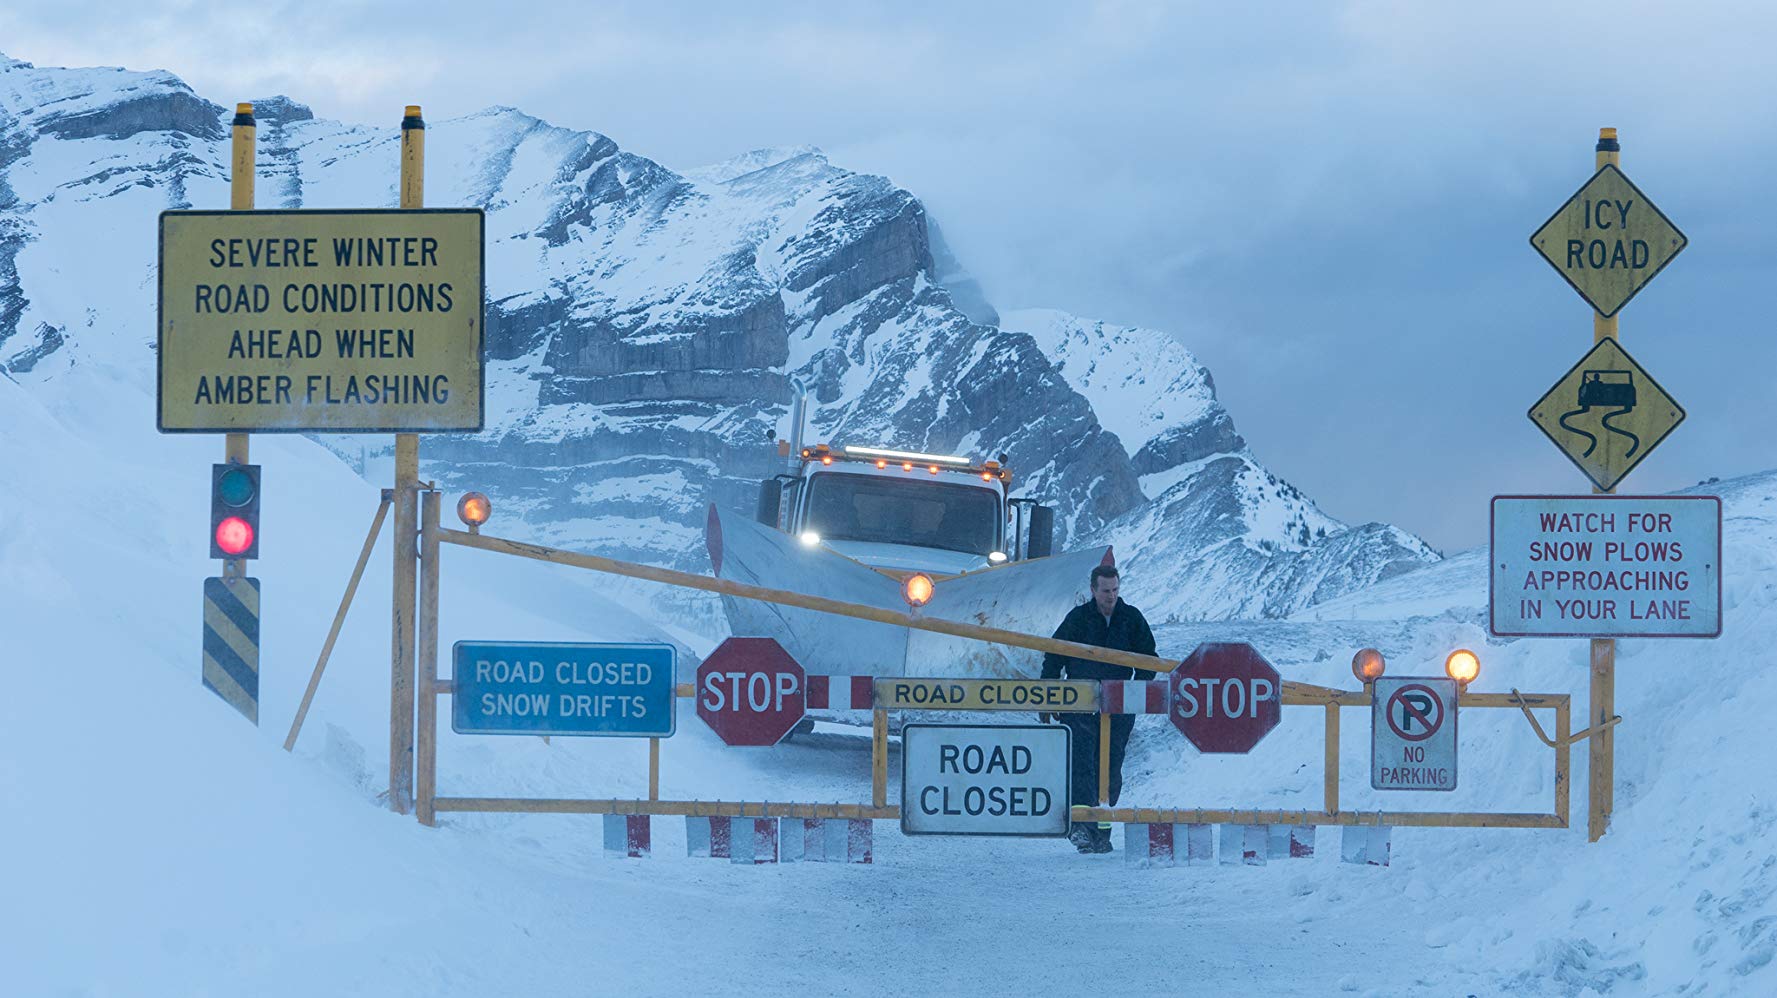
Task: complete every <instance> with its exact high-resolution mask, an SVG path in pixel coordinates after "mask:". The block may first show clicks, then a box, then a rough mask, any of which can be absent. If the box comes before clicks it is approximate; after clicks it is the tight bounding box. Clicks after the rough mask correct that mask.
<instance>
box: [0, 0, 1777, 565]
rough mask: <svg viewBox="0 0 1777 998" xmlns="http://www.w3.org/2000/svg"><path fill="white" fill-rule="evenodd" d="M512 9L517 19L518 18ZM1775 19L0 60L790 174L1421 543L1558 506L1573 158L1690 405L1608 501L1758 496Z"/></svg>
mask: <svg viewBox="0 0 1777 998" xmlns="http://www.w3.org/2000/svg"><path fill="white" fill-rule="evenodd" d="M515 6H516V5H515ZM1774 41H1777V4H1771V3H1769V2H1759V3H1752V2H1747V3H1687V4H1679V3H1634V2H1625V0H1611V2H1585V3H1557V2H1552V0H1529V2H1526V0H1490V2H1487V3H1462V4H1455V3H1442V2H1427V3H1404V2H1347V3H1333V2H1313V3H1299V4H1290V3H1275V4H1242V3H1228V2H1226V0H1221V2H1211V3H1143V2H1127V3H1101V4H1095V5H1094V4H1085V3H1036V2H1022V3H1015V4H1004V5H986V4H956V3H932V4H925V3H911V2H900V3H894V4H839V3H831V2H829V3H818V4H817V3H807V4H773V3H764V2H758V3H749V4H685V5H682V6H670V5H668V4H665V3H660V2H654V3H638V4H582V3H547V4H537V5H534V6H529V7H526V8H525V9H522V10H518V11H513V10H509V9H507V8H506V7H505V6H504V5H501V6H500V7H499V9H498V10H497V12H496V6H495V5H489V4H486V3H482V2H477V3H463V2H454V0H448V2H440V3H432V4H426V5H415V6H413V7H411V8H402V7H398V6H396V5H391V4H373V3H327V2H322V0H304V2H301V3H258V4H241V3H230V4H221V3H211V2H197V0H192V2H185V3H178V4H166V5H156V4H152V3H142V2H130V3H121V2H102V3H81V2H67V0H61V2H55V3H49V2H41V3H39V2H37V0H25V2H24V3H23V5H22V6H21V5H20V4H18V3H16V2H15V3H8V4H6V5H4V6H3V7H0V51H4V52H5V53H6V54H8V55H11V56H13V57H15V58H21V59H28V60H30V61H33V62H36V63H38V64H40V65H77V66H78V65H124V66H128V67H130V68H135V69H150V68H165V69H169V70H172V71H174V72H176V73H178V74H179V75H180V76H182V77H183V78H185V79H186V80H187V81H188V82H190V83H191V84H192V85H193V86H194V87H195V88H196V89H197V90H198V91H199V92H200V93H202V94H203V95H204V96H206V97H208V98H210V99H211V100H214V101H217V102H219V103H229V102H233V101H236V100H249V99H253V98H256V97H262V96H266V95H269V94H272V93H287V94H289V95H291V96H292V97H295V98H296V99H298V100H300V101H303V102H304V103H307V104H309V105H310V106H312V107H313V108H314V110H315V112H316V114H317V115H320V116H322V117H330V118H339V119H344V120H348V121H360V122H372V123H385V124H391V125H392V124H393V123H394V122H395V121H397V120H398V119H399V116H400V113H401V108H402V106H403V105H404V104H407V103H413V102H417V103H420V104H423V105H424V107H425V110H426V115H427V117H428V118H431V119H434V120H436V119H439V118H444V117H451V116H455V115H458V114H463V113H467V112H470V111H473V110H477V109H479V108H482V107H486V106H488V105H492V104H509V105H513V106H515V107H519V108H521V109H523V110H525V111H527V112H529V113H531V114H534V115H537V116H539V117H542V118H546V119H548V120H550V121H552V122H555V123H557V124H561V125H566V126H571V127H577V128H590V129H596V130H598V131H601V132H604V133H606V134H608V135H610V136H612V137H613V138H615V139H616V140H617V141H618V142H619V143H620V144H621V145H623V146H624V147H626V148H628V149H630V150H631V151H634V152H637V153H640V154H642V155H645V156H649V157H651V158H654V159H656V160H659V161H660V162H662V163H665V164H666V165H668V166H670V167H674V168H686V167H690V166H695V165H699V164H702V163H706V162H711V161H714V160H718V159H722V158H725V157H727V156H729V155H732V154H734V153H737V152H741V151H744V150H746V149H751V148H756V147H761V146H771V145H791V144H802V143H808V144H813V145H818V146H820V147H822V148H823V149H825V150H826V151H827V153H828V154H829V156H830V158H832V159H833V160H834V161H835V162H836V163H838V164H839V165H842V166H845V167H849V168H852V169H857V170H862V171H867V172H872V173H882V174H886V175H888V176H889V177H891V178H893V179H894V180H895V181H896V182H897V183H899V184H901V185H903V186H905V187H907V188H909V189H910V190H912V191H913V192H915V193H916V194H918V195H919V196H920V197H922V198H923V199H924V201H925V202H926V204H927V205H928V206H929V208H930V209H931V211H932V214H933V216H934V217H936V218H937V219H938V221H939V222H940V223H941V224H942V225H943V227H944V230H945V234H946V236H947V237H948V238H949V239H950V241H951V243H952V244H953V247H954V248H955V249H956V251H957V254H958V256H959V257H960V258H961V259H962V261H963V263H964V265H965V266H966V267H968V268H969V269H971V270H972V271H973V272H974V273H975V274H976V276H978V277H979V278H980V280H981V282H982V284H983V285H984V287H985V288H986V290H987V293H988V296H989V298H990V299H991V300H992V301H993V302H994V304H995V305H996V306H998V307H999V308H1001V309H1002V310H1005V309H1011V308H1019V307H1027V306H1050V307H1056V308H1063V309H1067V310H1069V311H1073V312H1076V313H1079V314H1081V315H1086V316H1092V317H1097V318H1103V319H1107V320H1111V321H1115V322H1121V323H1129V324H1141V325H1149V326H1154V327H1158V328H1160V329H1164V330H1167V331H1168V332H1170V333H1172V334H1174V335H1175V336H1177V337H1178V338H1179V339H1180V341H1181V342H1183V343H1184V344H1185V345H1186V346H1188V347H1189V348H1191V349H1192V350H1193V351H1194V352H1195V353H1196V354H1197V356H1198V357H1199V358H1200V359H1201V360H1202V361H1203V362H1204V363H1205V364H1207V365H1208V366H1209V368H1210V369H1211V371H1212V372H1213V373H1214V375H1215V379H1216V385H1217V387H1218V388H1219V390H1220V392H1221V396H1222V398H1223V400H1224V402H1225V403H1226V404H1227V405H1228V407H1229V409H1230V410H1231V411H1232V413H1233V416H1234V419H1235V422H1236V425H1238V426H1239V427H1240V429H1241V430H1242V431H1243V432H1244V433H1245V435H1246V437H1247V440H1248V441H1249V442H1250V444H1251V446H1252V448H1253V451H1254V452H1255V453H1256V454H1257V455H1258V457H1259V459H1260V460H1261V461H1263V462H1265V463H1266V464H1267V465H1268V466H1269V467H1270V468H1271V469H1272V470H1273V471H1275V472H1277V473H1278V474H1280V475H1282V476H1284V477H1286V478H1288V479H1290V480H1292V481H1294V482H1295V483H1296V484H1297V485H1299V486H1301V487H1302V488H1303V489H1304V490H1305V491H1307V492H1308V493H1309V494H1310V495H1312V496H1314V497H1315V498H1316V499H1318V500H1319V501H1320V502H1321V504H1322V505H1323V507H1324V508H1325V509H1326V510H1327V511H1328V512H1330V513H1332V514H1333V515H1335V516H1338V517H1341V518H1343V519H1346V520H1351V521H1363V520H1386V521H1389V522H1393V523H1396V524H1399V525H1401V526H1404V527H1406V528H1408V529H1411V530H1414V531H1417V532H1419V533H1420V534H1422V535H1423V536H1424V537H1426V538H1427V539H1428V540H1429V541H1430V542H1431V543H1433V544H1434V545H1436V546H1439V547H1442V548H1445V549H1455V548H1461V547H1466V546H1469V545H1474V544H1482V543H1485V542H1486V539H1487V499H1488V497H1489V496H1491V495H1493V494H1495V493H1504V492H1532V493H1536V492H1583V491H1587V488H1588V487H1587V483H1586V482H1585V481H1584V479H1583V478H1581V476H1580V475H1579V473H1578V472H1577V471H1576V470H1574V469H1573V468H1572V466H1571V465H1569V464H1568V463H1567V462H1566V459H1565V458H1563V457H1562V456H1561V455H1560V454H1559V452H1557V451H1556V449H1555V448H1554V447H1553V446H1552V445H1551V444H1550V443H1548V441H1547V440H1546V439H1545V438H1544V437H1543V436H1542V435H1541V434H1540V433H1539V432H1538V431H1537V430H1536V429H1535V428H1534V427H1533V426H1532V425H1531V423H1530V422H1529V420H1528V419H1526V418H1525V415H1524V414H1525V411H1526V410H1527V409H1528V408H1529V407H1530V405H1531V403H1533V402H1534V401H1536V399H1537V398H1538V397H1539V396H1540V395H1541V394H1542V392H1543V391H1544V390H1545V389H1546V388H1547V387H1548V386H1549V385H1551V384H1552V383H1553V382H1554V381H1555V380H1556V378H1557V377H1559V376H1560V375H1561V374H1563V373H1564V372H1565V371H1566V370H1567V369H1568V367H1570V366H1571V365H1572V364H1573V363H1574V362H1575V361H1576V360H1578V359H1579V357H1580V355H1581V354H1582V353H1584V352H1585V350H1587V349H1589V347H1590V345H1591V321H1590V310H1589V308H1588V307H1587V306H1586V305H1585V304H1584V303H1583V302H1582V301H1581V300H1580V299H1579V298H1578V297H1577V296H1576V295H1575V294H1574V293H1573V291H1572V290H1570V289H1569V288H1568V287H1567V285H1566V284H1565V283H1563V282H1562V280H1561V279H1560V277H1559V276H1558V275H1557V274H1556V273H1555V272H1554V271H1553V270H1552V269H1550V268H1549V267H1548V265H1547V264H1545V263H1543V262H1542V260H1541V259H1540V258H1539V257H1537V256H1536V255H1535V254H1534V253H1533V252H1532V251H1531V249H1530V248H1529V246H1528V243H1527V238H1528V236H1529V235H1530V233H1531V231H1532V230H1534V229H1535V228H1536V227H1537V226H1538V225H1540V224H1541V223H1542V221H1543V220H1544V219H1545V218H1547V217H1548V216H1549V214H1551V213H1552V212H1553V211H1554V210H1555V208H1556V207H1558V206H1559V205H1560V203H1561V202H1562V201H1563V200H1565V199H1566V198H1567V196H1568V195H1569V194H1571V193H1572V192H1573V190H1574V189H1575V188H1577V187H1578V186H1579V185H1580V183H1582V182H1583V181H1584V180H1585V179H1586V177H1587V176H1588V175H1589V174H1590V173H1591V170H1592V145H1593V142H1594V141H1595V139H1596V137H1597V134H1598V132H1597V129H1598V128H1599V126H1605V125H1608V126H1614V127H1617V128H1619V129H1620V130H1621V134H1622V142H1623V168H1624V172H1626V173H1627V174H1628V175H1629V176H1630V177H1631V178H1633V179H1634V180H1635V182H1636V183H1637V184H1638V185H1639V186H1640V187H1641V188H1642V190H1643V191H1644V192H1645V193H1646V194H1647V195H1648V196H1649V197H1650V198H1651V199H1653V201H1654V202H1655V203H1656V204H1658V206H1659V207H1660V208H1661V209H1663V210H1664V211H1665V213H1666V214H1667V215H1668V216H1669V217H1670V218H1672V220H1673V221H1674V222H1676V223H1677V224H1678V225H1679V226H1680V227H1681V228H1682V229H1684V231H1685V233H1686V235H1688V236H1689V237H1690V246H1689V248H1688V249H1686V251H1685V252H1684V253H1683V254H1682V255H1680V256H1679V258H1678V259H1677V260H1676V261H1675V262H1674V263H1673V264H1672V265H1671V266H1670V267H1668V268H1667V270H1666V271H1665V272H1663V273H1662V274H1661V275H1660V276H1659V277H1658V278H1657V279H1656V280H1655V281H1654V282H1653V284H1652V285H1650V286H1649V288H1648V289H1647V290H1646V291H1644V292H1643V293H1642V294H1641V296H1640V297H1638V298H1637V299H1636V300H1635V301H1634V302H1632V303H1631V304H1630V305H1629V306H1628V307H1627V308H1626V309H1625V310H1624V311H1623V313H1622V330H1621V337H1622V342H1623V345H1624V346H1625V347H1626V348H1628V349H1629V350H1630V351H1631V352H1632V353H1633V354H1634V355H1635V357H1636V358H1637V359H1638V360H1639V361H1640V362H1641V363H1642V364H1643V365H1644V366H1646V367H1647V368H1648V369H1649V370H1650V372H1651V373H1652V374H1653V375H1654V376H1655V377H1656V378H1657V379H1659V380H1660V381H1661V382H1662V383H1663V384H1664V386H1665V387H1666V389H1667V390H1668V391H1669V392H1670V393H1671V394H1672V395H1673V396H1674V397H1675V398H1677V400H1678V401H1679V403H1680V404H1682V405H1683V406H1684V407H1685V408H1686V409H1687V410H1688V411H1689V419H1688V420H1687V421H1686V422H1685V424H1684V425H1683V426H1681V427H1680V428H1679V429H1678V430H1677V431H1675V432H1674V433H1673V434H1672V436H1671V437H1669V438H1668V439H1667V440H1666V441H1665V443H1664V444H1663V445H1662V446H1661V447H1660V448H1659V450H1658V451H1656V452H1655V453H1654V454H1653V456H1651V457H1649V458H1648V459H1647V460H1646V461H1645V462H1644V463H1643V465H1642V466H1641V468H1639V469H1638V470H1637V471H1636V472H1635V473H1634V474H1633V475H1632V476H1631V477H1630V478H1629V480H1628V482H1627V483H1626V487H1625V488H1623V489H1622V490H1621V491H1625V492H1653V491H1663V490H1666V489H1671V488H1677V487H1681V486H1686V485H1690V484H1693V483H1695V482H1697V481H1698V480H1700V479H1702V478H1705V477H1708V476H1712V475H1720V476H1723V477H1726V476H1729V475H1735V474H1741V473H1746V472H1750V471H1756V470H1763V469H1766V468H1771V467H1777V446H1774V443H1777V441H1774V440H1773V434H1772V433H1771V431H1761V430H1756V429H1754V427H1753V425H1752V424H1753V423H1754V422H1756V421H1757V420H1758V419H1766V418H1771V417H1772V412H1771V409H1772V406H1773V403H1777V390H1774V389H1773V378H1774V377H1777V343H1774V342H1773V339H1774V337H1773V332H1774V330H1773V328H1772V327H1773V323H1772V322H1771V320H1770V319H1769V318H1768V311H1767V308H1768V306H1769V304H1770V299H1771V298H1772V297H1773V294H1774V293H1777V280H1774V279H1773V278H1774V277H1777V273H1774V264H1777V246H1774V245H1773V240H1772V234H1773V230H1774V229H1777V211H1773V207H1772V201H1771V199H1772V196H1773V195H1772V190H1771V189H1772V188H1773V187H1774V186H1777V175H1774V174H1777V171H1773V169H1772V168H1771V165H1770V164H1771V162H1772V154H1773V152H1774V151H1777V141H1774V140H1777V60H1774V59H1773V57H1772V55H1771V52H1772V49H1773V42H1774Z"/></svg>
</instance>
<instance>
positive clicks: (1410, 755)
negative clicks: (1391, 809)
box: [1370, 676, 1457, 790]
mask: <svg viewBox="0 0 1777 998" xmlns="http://www.w3.org/2000/svg"><path fill="white" fill-rule="evenodd" d="M1370 692H1371V696H1372V700H1371V702H1370V786H1372V787H1374V788H1376V789H1377V790H1455V789H1456V697H1457V689H1456V680H1454V679H1448V678H1445V677H1443V676H1385V677H1383V678H1381V679H1378V680H1376V681H1375V683H1374V685H1373V687H1372V689H1371V691H1370Z"/></svg>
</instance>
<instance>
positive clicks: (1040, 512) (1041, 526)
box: [1024, 506, 1055, 558]
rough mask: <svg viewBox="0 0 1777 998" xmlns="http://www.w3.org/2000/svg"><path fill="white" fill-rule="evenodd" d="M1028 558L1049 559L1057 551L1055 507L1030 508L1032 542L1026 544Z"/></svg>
mask: <svg viewBox="0 0 1777 998" xmlns="http://www.w3.org/2000/svg"><path fill="white" fill-rule="evenodd" d="M1024 550H1025V555H1024V556H1025V557H1026V558H1047V557H1049V555H1050V554H1051V553H1053V551H1054V550H1055V507H1053V506H1032V507H1031V508H1030V540H1028V541H1027V542H1026V544H1025V549H1024Z"/></svg>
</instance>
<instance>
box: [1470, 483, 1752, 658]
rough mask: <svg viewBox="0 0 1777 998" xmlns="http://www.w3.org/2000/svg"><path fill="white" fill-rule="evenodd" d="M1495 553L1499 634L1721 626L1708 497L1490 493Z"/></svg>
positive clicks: (1715, 528) (1717, 530)
mask: <svg viewBox="0 0 1777 998" xmlns="http://www.w3.org/2000/svg"><path fill="white" fill-rule="evenodd" d="M1492 556H1493V557H1492V561H1491V568H1492V571H1491V572H1490V573H1489V576H1490V579H1491V584H1490V586H1489V589H1490V599H1489V604H1490V613H1489V628H1490V629H1491V630H1492V632H1493V633H1494V634H1496V635H1502V636H1511V637H1569V638H1713V637H1717V636H1719V635H1720V634H1721V500H1720V499H1719V498H1717V497H1715V496H1607V495H1595V496H1495V497H1494V498H1493V542H1492Z"/></svg>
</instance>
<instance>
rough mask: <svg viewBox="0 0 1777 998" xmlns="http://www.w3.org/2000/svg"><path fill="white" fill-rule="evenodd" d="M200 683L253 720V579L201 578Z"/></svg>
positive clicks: (256, 630)
mask: <svg viewBox="0 0 1777 998" xmlns="http://www.w3.org/2000/svg"><path fill="white" fill-rule="evenodd" d="M204 687H205V688H206V689H208V690H211V691H213V692H214V693H215V694H216V695H217V696H219V697H221V698H222V699H223V701H224V702H225V703H227V704H228V705H229V706H230V707H233V708H234V709H235V710H238V711H240V712H241V714H242V716H244V717H245V718H246V719H247V720H249V721H252V722H253V723H254V724H258V723H259V580H258V579H248V578H215V577H211V578H208V579H205V580H204Z"/></svg>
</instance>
